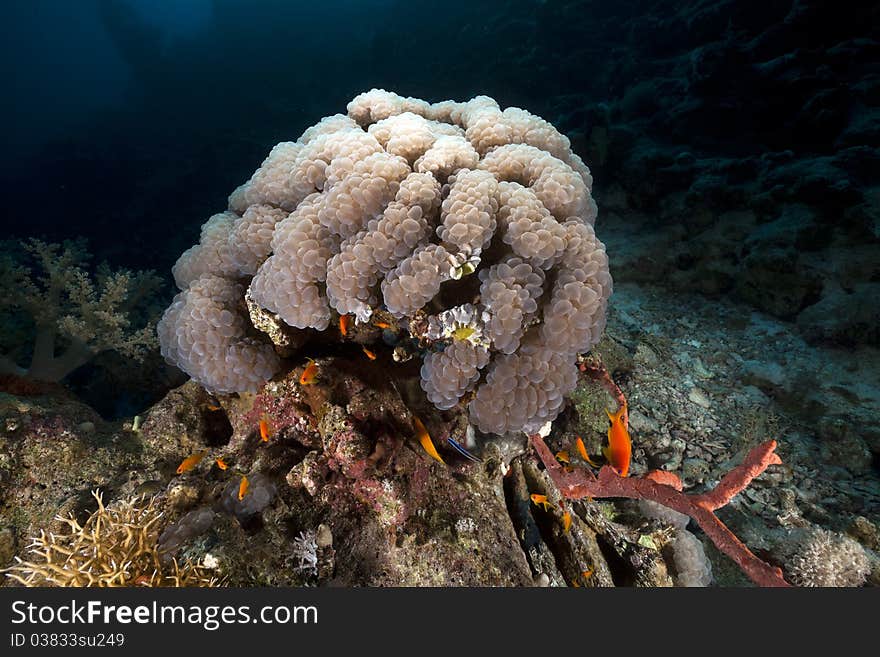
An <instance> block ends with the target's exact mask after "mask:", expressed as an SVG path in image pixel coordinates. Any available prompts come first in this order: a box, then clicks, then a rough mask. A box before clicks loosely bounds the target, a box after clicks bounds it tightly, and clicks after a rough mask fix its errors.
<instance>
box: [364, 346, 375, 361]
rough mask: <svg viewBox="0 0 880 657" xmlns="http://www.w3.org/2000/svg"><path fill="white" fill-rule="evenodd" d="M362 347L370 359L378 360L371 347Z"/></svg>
mask: <svg viewBox="0 0 880 657" xmlns="http://www.w3.org/2000/svg"><path fill="white" fill-rule="evenodd" d="M361 349H363V350H364V353H365V354H366V355H367V358H369V359H370V360H376V354H375V353H373V352H372V351H370V350H369V349H367V348H366V347H363V346H362V347H361Z"/></svg>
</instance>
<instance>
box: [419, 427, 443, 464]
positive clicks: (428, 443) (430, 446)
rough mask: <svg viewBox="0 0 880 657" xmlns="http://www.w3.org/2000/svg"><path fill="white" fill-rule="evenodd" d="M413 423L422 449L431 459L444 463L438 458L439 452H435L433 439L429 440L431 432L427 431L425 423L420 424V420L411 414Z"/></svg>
mask: <svg viewBox="0 0 880 657" xmlns="http://www.w3.org/2000/svg"><path fill="white" fill-rule="evenodd" d="M413 424H414V425H415V427H416V437H417V438H418V439H419V442H420V443H421V444H422V449H424V450H425V451H426V452H428V456H430V457H431V458H432V459H435V460H437V461H440V463H445V461H444V460H443V459H442V458H440V454H438V453H437V448H436V447H434V441H432V440H431V434H429V433H428V430H427V429H426V428H425V425H424V424H422V421H421V420H420V419H419V418H417V417H416V416H415V415H413Z"/></svg>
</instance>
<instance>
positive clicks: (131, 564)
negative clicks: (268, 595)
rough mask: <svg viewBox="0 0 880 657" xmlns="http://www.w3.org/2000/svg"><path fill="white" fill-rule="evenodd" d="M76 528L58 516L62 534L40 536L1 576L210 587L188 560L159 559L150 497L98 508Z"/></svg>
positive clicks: (157, 513)
mask: <svg viewBox="0 0 880 657" xmlns="http://www.w3.org/2000/svg"><path fill="white" fill-rule="evenodd" d="M92 496H93V497H94V498H95V500H96V501H97V502H98V508H97V510H96V511H95V512H94V513H92V514H91V515H90V516H89V518H88V520H86V521H85V522H84V523H82V524H80V523H79V522H78V521H77V520H76V519H74V518H73V517H72V516H58V517H57V518H56V520H57V521H59V522H61V523H63V524H64V525H65V526H66V531H64V532H62V533H58V534H56V533H53V532H47V531H40V533H39V535H37V536H34V537H33V538H32V539H31V542H30V545H29V546H28V551H29V558H28V559H21V558H18V557H16V560H15V565H14V566H12V567H11V568H9V569H7V570H6V576H7V577H9V578H10V579H12V580H13V581H15V582H17V583H19V584H21V585H24V586H98V587H103V586H173V587H182V586H216V585H217V584H218V580H217V578H216V577H215V576H214V575H212V574H211V573H210V571H209V570H208V569H207V568H205V567H203V566H201V565H199V564H195V563H192V562H190V561H184V562H182V563H179V562H177V561H176V560H173V559H163V558H162V555H161V554H160V550H159V548H158V547H157V539H158V537H159V529H160V521H161V520H162V512H161V509H160V508H159V505H158V503H157V502H156V498H155V497H153V498H151V499H146V498H144V497H135V498H133V499H128V500H119V501H118V502H115V503H114V504H111V505H109V506H105V505H104V500H103V496H102V495H101V493H100V492H98V491H94V492H93V493H92Z"/></svg>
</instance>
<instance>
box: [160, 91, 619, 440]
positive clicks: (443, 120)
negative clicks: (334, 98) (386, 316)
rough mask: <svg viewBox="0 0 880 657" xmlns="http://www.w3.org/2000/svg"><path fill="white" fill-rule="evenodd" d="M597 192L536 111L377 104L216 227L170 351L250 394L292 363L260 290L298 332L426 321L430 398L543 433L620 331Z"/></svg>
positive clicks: (344, 123)
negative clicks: (267, 329) (283, 357)
mask: <svg viewBox="0 0 880 657" xmlns="http://www.w3.org/2000/svg"><path fill="white" fill-rule="evenodd" d="M591 187H592V177H591V175H590V171H589V169H588V168H587V166H586V165H585V164H584V163H583V161H582V160H581V159H580V158H579V157H578V156H577V155H576V154H574V153H572V151H571V145H570V142H569V140H568V139H567V138H566V137H565V136H564V135H562V134H561V133H560V132H559V131H558V130H556V128H554V127H553V126H552V125H551V124H550V123H548V122H547V121H545V120H543V119H541V118H540V117H538V116H535V115H533V114H530V113H529V112H527V111H525V110H522V109H519V108H513V107H511V108H507V109H505V110H502V109H501V108H500V107H499V106H498V104H497V103H496V102H495V101H494V100H492V99H491V98H488V97H486V96H478V97H476V98H473V99H471V100H469V101H467V102H464V103H459V102H453V101H444V102H441V103H434V104H431V103H428V102H426V101H423V100H420V99H417V98H404V97H401V96H398V95H397V94H395V93H391V92H388V91H384V90H381V89H373V90H371V91H369V92H366V93H363V94H361V95H359V96H357V97H356V98H355V99H354V100H352V101H351V102H350V103H349V104H348V115H347V116H344V115H341V114H337V115H334V116H330V117H327V118H325V119H323V120H321V121H320V122H319V123H318V124H317V125H315V126H313V127H311V128H309V129H308V130H306V131H305V132H304V133H303V134H302V136H301V137H300V138H299V139H298V140H297V141H296V142H283V143H281V144H278V145H277V146H275V148H273V149H272V152H271V153H270V154H269V156H268V157H267V158H266V160H265V161H264V162H263V164H262V166H260V168H259V169H257V170H256V172H255V173H254V174H253V176H252V177H251V179H250V180H249V181H248V182H246V183H245V184H244V185H242V186H241V187H239V188H238V189H236V190H235V191H234V192H233V193H232V195H231V196H230V197H229V208H228V209H227V211H226V212H223V213H221V214H219V215H215V216H214V217H212V218H211V219H210V220H209V221H208V222H207V223H206V224H205V226H203V228H202V236H201V240H200V242H199V244H197V245H196V246H194V247H192V248H191V249H189V250H188V251H187V252H186V253H184V254H183V255H182V256H181V257H180V259H179V260H178V262H177V264H176V265H175V267H174V275H175V280H176V282H177V285H178V286H179V287H180V289H181V290H182V291H181V292H180V294H178V295H177V297H175V300H174V302H173V303H172V306H171V307H170V308H169V309H168V311H167V312H166V313H165V316H164V317H163V319H162V321H161V322H160V324H159V337H160V341H161V344H162V353H163V355H164V356H165V357H166V358H167V359H168V360H169V361H170V362H172V363H173V364H175V365H177V366H178V367H180V368H181V369H183V370H184V371H186V372H187V373H188V374H190V376H192V377H193V378H194V379H196V380H197V381H199V382H200V383H201V384H202V385H204V386H205V387H206V388H208V389H210V390H214V391H217V392H243V391H249V390H254V389H256V388H257V387H258V386H259V385H260V383H261V382H263V381H265V380H266V379H267V378H270V377H271V376H273V375H274V374H275V373H276V372H277V371H278V370H279V369H280V366H281V364H280V359H279V358H278V356H276V354H275V351H274V349H273V346H272V345H271V344H269V342H268V341H265V340H261V339H259V338H257V337H255V334H256V332H255V331H254V330H253V327H252V326H251V325H250V322H249V321H248V318H247V315H246V312H245V310H244V309H245V304H244V302H243V297H244V294H245V292H247V293H248V294H249V298H250V300H251V301H253V302H255V303H256V304H258V305H260V306H262V307H263V308H264V309H266V310H268V311H269V312H271V313H274V314H276V315H277V316H278V317H279V318H280V319H281V320H283V321H284V322H285V323H286V324H288V325H289V326H290V327H293V328H296V329H316V330H318V331H323V330H325V329H326V328H327V327H328V326H329V325H330V322H331V320H332V319H333V317H334V312H335V313H339V314H353V315H355V316H356V317H357V318H358V320H359V321H366V320H368V319H369V318H370V316H371V315H372V313H373V312H374V311H375V310H377V309H380V308H384V309H385V310H386V311H388V312H390V313H391V314H392V315H394V316H396V317H398V318H401V319H403V318H409V317H412V316H413V315H414V314H416V313H425V314H428V315H429V317H428V324H429V326H430V327H432V330H433V332H434V333H435V334H436V335H435V336H434V337H439V341H438V343H437V344H435V345H434V349H433V350H432V351H431V352H430V353H429V354H427V355H426V357H425V365H424V366H423V367H422V369H421V375H422V388H423V389H424V390H425V391H426V393H427V394H428V397H429V399H431V401H433V402H434V403H435V404H436V405H437V406H438V407H439V408H451V407H452V406H454V405H455V404H456V403H459V402H460V400H461V399H462V397H463V396H464V395H465V394H466V393H470V392H473V393H474V394H473V395H472V400H471V401H470V402H469V405H468V410H469V413H470V417H471V420H472V422H473V423H474V424H475V425H476V426H477V428H479V429H480V430H481V431H483V432H486V433H498V434H501V433H508V432H514V431H521V430H525V431H534V430H535V429H536V428H537V427H539V426H541V425H543V424H544V423H546V422H547V421H548V420H552V419H554V418H555V417H556V415H557V414H558V413H559V411H560V410H561V408H562V406H563V402H564V398H565V396H566V395H568V394H569V393H570V392H571V391H572V390H573V388H574V386H575V384H576V380H577V376H576V371H577V370H576V360H577V354H579V353H582V352H585V351H588V350H589V349H590V348H591V347H592V346H593V345H594V344H595V343H596V342H598V340H599V337H600V335H601V333H602V331H603V330H604V327H605V313H606V307H607V302H608V298H609V296H610V295H611V291H612V283H611V276H610V275H609V272H608V258H607V256H606V254H605V247H604V245H603V244H602V242H600V241H599V240H598V239H597V238H596V235H595V233H594V231H593V223H594V221H595V218H596V204H595V202H594V201H593V198H592V196H591V194H590V189H591ZM475 272H476V274H477V275H476V276H472V274H474V273H475ZM473 281H476V283H474V282H473ZM480 282H482V285H480ZM450 311H451V312H450ZM444 345H446V348H445V350H443V349H442V347H443V346H444Z"/></svg>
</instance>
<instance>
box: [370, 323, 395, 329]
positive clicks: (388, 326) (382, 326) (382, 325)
mask: <svg viewBox="0 0 880 657" xmlns="http://www.w3.org/2000/svg"><path fill="white" fill-rule="evenodd" d="M373 325H374V326H378V327H379V328H380V329H390V328H391V324H389V323H388V322H373Z"/></svg>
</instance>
